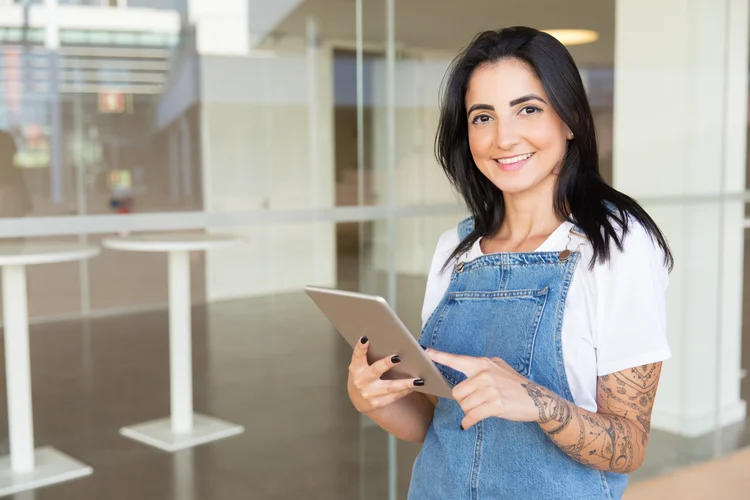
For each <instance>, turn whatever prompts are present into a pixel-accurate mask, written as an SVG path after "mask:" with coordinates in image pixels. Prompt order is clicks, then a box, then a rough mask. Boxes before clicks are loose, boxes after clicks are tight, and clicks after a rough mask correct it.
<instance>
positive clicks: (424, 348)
mask: <svg viewBox="0 0 750 500" xmlns="http://www.w3.org/2000/svg"><path fill="white" fill-rule="evenodd" d="M419 347H421V348H422V349H423V350H425V351H426V350H427V348H426V347H425V346H423V345H420V346H419Z"/></svg>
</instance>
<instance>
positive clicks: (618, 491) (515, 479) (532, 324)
mask: <svg viewBox="0 0 750 500" xmlns="http://www.w3.org/2000/svg"><path fill="white" fill-rule="evenodd" d="M473 226H474V221H473V219H472V218H469V219H466V220H464V221H463V222H461V223H460V224H459V226H458V232H459V237H460V238H461V240H463V239H464V238H465V237H466V236H467V235H468V234H469V233H470V232H471V231H472V230H473ZM579 259H580V253H579V252H577V251H574V252H572V253H570V255H569V257H568V258H567V259H565V258H563V257H562V256H561V254H560V252H530V253H497V254H491V255H483V256H481V257H479V258H477V259H475V260H472V261H469V262H458V263H457V264H456V265H455V267H454V269H453V271H452V275H451V280H450V285H449V286H448V290H447V291H446V293H445V295H444V296H443V298H442V300H441V301H440V303H439V304H438V306H437V307H436V308H435V311H434V312H433V313H432V315H431V316H430V318H429V319H428V321H427V323H426V324H425V327H424V329H423V330H422V334H421V336H420V339H419V342H420V344H422V346H425V347H430V348H433V349H436V350H438V351H444V352H449V353H454V354H463V355H467V356H478V357H479V356H487V357H499V358H502V359H503V360H505V361H506V362H507V363H508V364H509V365H510V366H511V367H513V369H515V370H516V371H517V372H518V373H520V374H521V375H523V376H524V377H526V378H528V379H530V380H532V381H534V382H536V383H537V384H540V385H542V386H544V387H546V388H548V389H550V390H551V391H553V392H555V393H556V394H559V395H560V396H562V397H564V398H565V399H567V400H568V401H571V402H572V401H573V396H572V394H571V392H570V388H569V386H568V381H567V377H566V375H565V366H564V364H563V353H562V343H561V329H562V320H563V312H564V309H565V299H566V295H567V292H568V288H569V286H570V282H571V279H572V278H573V272H574V271H575V268H576V265H577V263H578V261H579ZM438 366H439V368H440V370H441V372H442V373H443V375H444V376H445V377H446V379H448V381H449V382H450V383H451V384H454V385H455V384H458V383H460V382H462V381H463V380H466V376H465V375H464V374H463V373H461V372H458V371H456V370H453V369H451V368H449V367H446V366H442V365H438ZM463 418H464V413H463V411H462V410H461V408H460V406H459V405H458V403H457V402H456V401H453V400H448V399H444V398H440V399H439V401H438V404H437V406H436V407H435V415H434V418H433V421H432V425H430V428H429V430H428V431H427V436H426V437H425V442H424V445H423V446H422V450H421V452H420V453H419V456H418V457H417V460H416V462H415V464H414V469H413V473H412V480H411V485H410V488H409V500H428V499H429V500H433V499H434V500H464V499H465V500H500V499H508V500H523V499H529V500H568V499H569V500H594V499H596V500H602V499H619V498H621V497H622V495H623V493H624V491H625V487H626V485H627V476H626V475H624V474H618V473H614V472H601V471H598V470H595V469H592V468H590V467H587V466H585V465H581V464H579V463H578V462H576V461H575V460H573V459H572V458H570V457H569V456H568V455H566V454H565V453H564V452H563V451H562V450H560V448H558V447H557V445H555V443H553V442H552V441H551V440H550V439H549V437H547V435H546V434H545V433H544V431H543V430H542V429H541V428H540V427H539V425H538V424H536V423H534V422H511V421H508V420H503V419H499V418H494V417H493V418H489V419H486V420H483V421H481V422H479V423H477V424H476V425H474V426H473V427H471V428H470V429H468V430H465V431H462V430H461V429H460V423H461V420H462V419H463Z"/></svg>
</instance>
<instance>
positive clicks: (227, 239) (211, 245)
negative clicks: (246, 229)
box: [102, 233, 242, 252]
mask: <svg viewBox="0 0 750 500" xmlns="http://www.w3.org/2000/svg"><path fill="white" fill-rule="evenodd" d="M241 241H242V240H241V239H240V238H239V237H237V236H233V235H229V234H203V233H149V234H139V235H132V236H121V237H118V238H107V239H105V240H104V241H103V242H102V245H103V246H104V247H105V248H109V249H112V250H125V251H130V252H191V251H195V250H212V249H215V248H224V247H228V246H230V245H234V244H237V243H240V242H241Z"/></svg>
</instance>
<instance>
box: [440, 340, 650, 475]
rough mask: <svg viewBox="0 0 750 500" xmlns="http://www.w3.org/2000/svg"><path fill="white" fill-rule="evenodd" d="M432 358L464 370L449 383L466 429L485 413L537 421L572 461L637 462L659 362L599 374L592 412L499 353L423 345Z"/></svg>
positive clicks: (630, 467)
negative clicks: (452, 350) (524, 372)
mask: <svg viewBox="0 0 750 500" xmlns="http://www.w3.org/2000/svg"><path fill="white" fill-rule="evenodd" d="M428 354H429V355H430V357H431V358H432V359H433V361H435V362H437V363H440V364H443V365H446V366H450V367H451V368H454V369H456V370H459V371H461V372H463V373H464V374H466V376H467V379H466V380H465V381H463V382H461V383H460V384H458V385H456V386H455V387H454V388H453V397H454V398H455V399H456V401H457V402H458V404H459V405H461V408H462V409H463V411H464V413H465V417H464V419H463V420H462V421H461V427H462V428H463V429H468V428H470V427H471V426H473V425H474V424H476V423H477V422H479V421H481V420H484V419H486V418H489V417H497V418H504V419H506V420H514V421H517V422H537V423H538V424H539V425H540V427H541V428H542V429H543V430H544V432H546V433H547V435H548V436H549V437H550V439H551V440H552V441H553V442H554V443H555V444H556V445H557V446H559V447H560V449H561V450H563V451H564V452H565V453H567V454H568V455H569V456H570V457H571V458H573V459H574V460H576V461H578V462H580V463H582V464H584V465H587V466H589V467H592V468H594V469H598V470H604V471H614V472H620V473H628V472H632V471H634V470H636V469H637V468H638V467H640V466H641V464H642V463H643V459H644V457H645V454H646V445H647V443H648V439H649V435H650V431H651V410H652V408H653V405H654V397H655V395H656V388H657V386H658V384H659V376H660V375H661V363H660V362H659V363H653V364H648V365H643V366H638V367H634V368H630V369H627V370H622V371H619V372H616V373H612V374H610V375H604V376H601V377H599V379H598V384H597V404H598V411H597V412H596V413H594V412H591V411H588V410H584V409H583V408H581V407H579V406H577V405H575V404H574V403H571V402H570V401H567V400H566V399H565V398H563V397H561V396H559V395H558V394H555V393H554V392H552V391H550V390H549V389H547V388H545V387H543V386H541V385H539V384H537V383H534V382H532V381H530V380H528V379H527V378H525V377H523V376H522V375H520V374H519V373H518V372H516V371H515V370H513V368H511V367H510V366H509V365H508V364H507V363H506V362H505V361H503V360H502V359H499V358H492V359H489V358H474V357H470V356H459V355H455V354H448V353H444V352H439V351H435V350H432V349H429V350H428Z"/></svg>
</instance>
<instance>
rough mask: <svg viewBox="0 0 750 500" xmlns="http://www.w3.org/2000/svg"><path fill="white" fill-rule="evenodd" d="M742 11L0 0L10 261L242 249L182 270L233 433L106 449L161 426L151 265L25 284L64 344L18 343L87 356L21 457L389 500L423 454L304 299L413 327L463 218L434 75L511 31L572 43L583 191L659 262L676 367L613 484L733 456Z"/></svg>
mask: <svg viewBox="0 0 750 500" xmlns="http://www.w3.org/2000/svg"><path fill="white" fill-rule="evenodd" d="M55 4H57V5H55ZM657 4H658V5H657ZM747 4H748V2H747V1H746V0H742V1H730V0H721V1H716V0H700V1H694V2H687V1H684V0H664V1H662V2H657V3H654V2H646V1H645V0H629V1H628V2H623V1H620V2H615V1H597V0H575V1H567V2H557V1H553V0H533V1H526V2H515V1H510V0H501V1H484V0H483V1H477V2H470V3H468V4H466V5H465V6H463V7H462V8H460V9H459V8H457V6H456V3H455V2H450V1H448V0H409V1H402V0H357V1H352V2H340V1H335V0H282V1H278V2H265V1H262V0H247V1H233V2H212V1H209V0H191V1H180V0H164V1H156V0H153V1H149V0H138V1H136V0H127V1H116V2H94V1H90V2H84V1H79V2H67V1H63V0H59V2H48V3H47V4H45V3H44V2H20V1H8V0H5V1H3V0H0V130H3V131H5V132H7V133H8V134H10V136H12V139H13V143H14V144H15V148H16V152H15V155H14V157H13V162H12V164H11V163H10V162H8V161H7V159H4V160H2V161H5V162H6V163H5V164H3V165H0V167H2V168H3V169H4V171H5V172H6V173H5V174H4V181H3V183H2V185H1V186H0V190H2V191H1V192H0V196H1V197H2V198H1V199H0V237H2V238H4V239H5V240H7V241H6V242H5V243H6V244H14V245H19V244H20V245H28V244H31V243H35V242H40V241H42V242H49V241H53V242H67V243H80V244H92V245H99V244H101V242H102V240H103V239H105V238H111V237H113V236H117V235H126V234H142V233H154V234H156V233H164V232H167V233H172V232H181V233H182V232H188V233H190V234H194V235H198V234H208V235H212V234H232V235H235V236H238V237H240V238H241V239H242V243H241V244H239V245H236V246H233V247H231V248H226V249H221V250H212V251H209V252H195V253H192V254H191V256H190V264H189V265H190V272H191V274H190V276H191V284H190V288H191V290H190V293H191V299H192V302H193V305H194V310H193V321H194V325H193V328H194V330H193V343H194V346H193V347H194V351H193V356H194V364H195V372H194V379H195V381H194V382H195V384H194V391H195V401H196V409H197V410H199V411H202V412H207V413H210V414H216V415H221V416H222V418H227V419H228V420H231V421H233V422H237V423H241V424H243V425H244V426H245V429H246V430H245V433H244V434H242V435H241V436H238V437H235V438H231V439H228V440H226V441H224V442H220V443H216V444H209V445H206V446H204V447H200V448H196V449H195V450H193V451H194V454H190V455H186V454H178V455H175V456H174V461H173V460H172V456H170V455H167V456H166V457H153V456H151V455H148V454H147V453H145V452H144V451H143V449H142V448H140V447H139V445H136V444H133V443H132V442H129V441H127V442H122V441H121V440H119V439H120V438H119V437H118V436H117V428H118V427H117V426H119V425H127V424H130V423H133V422H134V421H139V420H146V419H148V418H155V417H157V416H160V415H162V414H164V413H165V412H167V407H168V401H169V387H168V380H169V379H168V376H167V369H166V368H165V367H166V366H167V360H168V345H169V343H168V326H167V312H166V306H167V302H168V293H167V290H168V288H167V284H168V266H167V258H166V257H165V255H164V254H160V253H137V252H122V251H115V250H104V251H103V252H102V253H101V255H100V256H99V257H97V258H95V259H92V260H90V261H82V262H69V263H61V264H49V265H40V266H30V267H29V268H28V270H27V273H28V280H29V286H28V289H29V312H30V316H31V321H32V324H33V325H34V326H33V327H32V356H38V358H39V359H47V358H45V356H48V357H50V358H53V352H52V351H50V350H49V349H52V347H45V346H55V345H58V344H59V343H61V342H62V341H61V340H60V339H57V340H56V341H55V342H57V344H56V343H55V342H51V343H50V342H43V341H42V340H41V339H47V338H50V337H54V331H55V330H56V328H57V326H56V325H59V324H61V322H65V323H64V324H65V325H66V326H65V327H64V328H62V327H61V328H62V329H63V330H64V331H66V332H68V335H69V336H70V338H71V339H74V340H71V342H70V343H69V344H65V345H67V346H68V347H67V348H66V349H67V350H64V351H63V352H64V353H67V354H63V356H67V358H64V361H61V363H62V364H63V365H64V366H67V365H65V363H68V364H69V365H70V366H77V364H80V365H81V366H83V367H84V368H82V369H80V370H78V369H75V370H74V369H72V368H71V369H70V370H71V371H70V372H69V377H70V380H72V382H71V384H72V385H74V386H75V387H74V389H73V390H71V391H72V392H69V393H68V394H71V397H74V398H81V399H82V400H85V403H82V405H83V406H82V407H81V408H80V409H79V410H78V411H79V413H77V415H78V416H79V417H80V420H79V421H77V422H71V423H70V425H66V426H65V428H64V429H61V428H57V427H55V422H54V421H53V420H52V418H51V417H50V416H46V415H44V414H42V415H38V416H37V421H36V422H37V425H38V426H39V429H40V431H39V432H40V436H39V441H40V442H41V441H45V440H46V441H48V442H50V443H51V444H54V445H55V446H60V447H64V446H66V445H67V446H69V447H72V448H73V451H75V450H78V454H79V455H86V454H88V457H89V458H88V459H87V460H88V461H89V462H96V463H94V464H93V465H94V467H95V470H96V472H95V474H94V475H93V476H92V478H90V479H87V480H85V481H81V482H80V483H71V484H70V486H65V487H63V488H68V489H67V490H60V491H67V492H68V494H69V495H71V498H73V497H74V496H75V497H76V498H96V497H97V493H98V492H100V491H105V490H107V489H108V488H109V485H110V483H109V482H110V481H118V479H116V478H117V477H120V476H118V474H125V476H126V477H127V474H138V473H141V472H142V471H143V469H144V468H148V467H147V465H148V464H154V467H156V468H158V469H159V470H161V471H162V472H163V475H164V478H162V479H154V480H153V481H144V482H143V484H132V485H131V487H132V488H134V489H135V490H134V493H133V497H136V496H138V497H139V498H157V497H158V498H166V497H165V496H163V495H164V494H166V495H168V494H169V493H165V492H172V493H173V494H175V495H177V494H178V493H179V498H189V496H184V495H194V496H195V497H196V498H198V497H200V498H203V497H205V498H225V497H227V496H226V495H229V496H231V495H234V494H235V492H245V493H246V492H247V491H252V492H253V493H256V492H257V494H256V495H253V496H254V497H257V498H292V497H296V496H299V492H300V491H306V492H308V493H309V495H307V496H308V497H309V498H342V499H343V498H346V499H351V498H360V499H382V498H390V499H396V498H406V491H407V488H408V484H409V478H410V474H411V466H412V464H413V460H414V458H415V457H416V454H417V453H418V451H419V446H418V445H414V444H409V443H404V442H397V441H396V440H395V439H394V438H392V437H388V436H387V435H386V433H385V432H384V431H382V430H381V429H380V428H378V427H377V426H375V425H374V424H373V423H372V422H371V421H370V420H369V419H367V418H366V417H363V416H361V415H359V414H357V412H356V411H355V410H354V409H353V408H352V407H351V404H350V403H349V401H348V399H347V397H346V367H347V365H348V363H349V358H350V354H351V351H350V349H349V347H348V345H346V343H345V342H344V341H343V340H341V338H340V337H339V336H338V335H337V334H336V333H335V331H334V330H333V329H332V327H331V326H330V325H329V323H328V322H327V321H326V320H325V318H324V317H323V316H322V315H321V314H320V313H319V312H318V311H317V309H316V308H314V306H313V305H312V304H311V303H310V301H309V300H308V299H307V297H306V296H305V295H304V292H303V287H304V286H305V285H308V284H316V285H322V286H330V287H337V288H342V289H347V290H354V291H360V292H365V293H372V294H378V295H382V296H383V297H386V299H387V300H388V301H389V302H390V303H391V304H392V305H394V307H395V308H396V310H397V312H398V314H399V315H400V316H401V317H402V318H403V320H404V322H405V324H406V325H407V326H408V327H409V329H410V330H411V331H412V332H413V333H414V334H415V336H416V335H418V333H419V331H420V329H421V327H422V325H421V308H422V300H423V296H424V289H425V282H426V276H427V272H428V269H429V265H430V261H431V258H432V254H433V251H434V249H435V245H436V243H437V240H438V238H439V236H440V235H441V234H442V233H443V232H444V231H446V230H449V229H450V228H452V227H453V226H455V224H456V223H457V222H458V221H460V220H461V219H462V218H463V217H465V209H464V208H463V206H462V202H461V200H460V199H459V198H458V197H457V195H456V194H455V192H454V191H453V190H452V189H451V187H450V186H449V185H448V183H447V181H446V179H445V177H444V174H443V173H442V171H441V169H440V167H439V165H438V164H437V162H436V160H435V157H434V137H435V131H436V127H437V122H438V117H439V97H440V90H441V84H442V83H443V78H444V76H445V73H446V70H447V68H448V66H449V64H450V62H451V61H452V59H453V58H454V57H455V56H456V54H458V53H459V51H460V50H461V49H462V48H463V47H465V46H466V45H467V44H468V43H469V42H470V41H471V39H472V38H473V36H474V35H475V34H477V33H478V32H480V31H482V30H487V29H499V28H502V27H506V26H514V25H529V26H533V27H537V28H540V29H545V30H563V29H567V30H571V29H578V30H580V29H585V30H589V31H592V32H594V34H595V36H594V40H593V41H590V42H588V43H579V44H576V43H574V42H570V45H569V49H570V51H571V53H572V55H573V57H574V58H575V60H576V63H577V64H578V66H579V68H580V71H581V75H582V77H583V80H584V82H585V85H586V89H587V92H588V96H589V100H590V102H591V105H592V109H593V112H594V117H595V121H596V127H597V134H598V146H599V159H600V164H601V170H602V174H603V176H604V178H605V179H606V180H608V181H609V182H611V183H612V184H613V185H614V186H615V187H616V188H618V189H620V190H622V191H624V192H625V193H627V194H628V195H631V196H633V197H634V198H636V199H637V200H639V201H640V202H642V203H643V205H644V206H645V207H646V209H647V210H648V211H649V213H651V214H652V215H653V216H654V218H655V219H656V221H657V223H659V225H660V226H661V227H662V229H664V231H665V232H666V235H667V237H668V239H669V241H670V244H671V245H672V249H673V251H674V254H675V259H676V267H675V270H674V271H673V272H672V274H671V276H670V286H669V291H668V308H669V341H670V345H671V348H672V352H673V357H672V359H671V360H669V361H668V362H667V363H665V365H664V373H663V376H662V382H661V388H660V391H659V398H658V399H657V406H656V408H655V410H654V416H653V435H652V441H651V445H650V448H649V454H648V458H647V461H646V464H645V465H644V466H643V467H642V468H641V469H640V470H639V471H637V472H636V473H635V474H633V475H632V479H633V483H634V484H636V485H637V484H639V483H643V484H645V483H647V481H648V480H649V479H651V478H653V477H656V476H661V475H663V474H665V473H666V472H669V471H673V470H676V469H680V468H682V467H685V466H686V465H688V464H692V463H696V462H703V461H706V460H708V459H711V458H713V457H716V456H719V455H724V454H727V453H729V452H732V451H734V450H735V449H738V448H740V447H743V446H746V445H748V441H749V440H750V431H748V427H747V426H746V423H745V416H746V411H745V400H746V399H747V397H748V396H750V392H748V390H747V383H745V385H744V386H743V387H744V389H745V391H744V392H741V386H740V384H741V377H742V374H743V373H744V372H743V371H742V367H743V366H745V369H747V365H748V363H749V362H750V361H748V359H750V356H741V353H742V352H743V349H744V352H745V353H747V352H748V349H749V348H750V347H749V346H750V333H746V331H747V330H748V327H747V325H745V324H744V322H743V315H742V311H743V305H744V293H743V290H744V283H745V279H744V271H743V269H744V260H745V247H744V239H745V238H744V231H745V229H744V228H745V226H746V223H745V198H746V196H745V193H746V188H745V186H746V171H747V161H746V158H747V154H746V136H747V73H748V64H747V49H748V45H750V42H749V38H748V26H747V25H748V17H749V16H748V5H747ZM45 9H52V10H50V11H47V12H51V14H52V15H51V17H49V18H48V17H46V16H42V15H41V14H42V13H43V12H45ZM76 16H77V17H76ZM50 20H52V21H54V22H51V21H50ZM664 20H668V22H665V21H664ZM84 21H85V22H84ZM566 35H570V33H568V34H566V33H559V32H558V35H557V36H559V37H561V40H562V39H563V38H562V37H564V36H566ZM110 331H111V332H113V333H112V334H111V335H109V336H108V333H109V332H110ZM34 338H39V339H40V340H37V341H36V342H35V341H34ZM70 346H73V347H70ZM33 349H37V350H38V353H37V354H34V352H35V351H33ZM147 351H148V352H150V353H151V354H149V355H148V356H145V357H143V356H142V353H143V352H147ZM45 353H46V354H45ZM36 362H37V359H34V363H36ZM743 363H744V365H743ZM35 366H36V365H34V366H33V367H32V370H35V369H37V368H34V367H35ZM64 366H63V368H61V369H62V370H67V369H68V368H65V367H64ZM162 368H164V369H163V370H162ZM34 373H36V372H34ZM35 376H37V377H41V379H39V380H43V381H45V383H46V382H49V383H52V382H50V380H51V377H52V375H51V374H48V373H47V372H44V373H40V374H39V375H35ZM44 377H47V378H44ZM108 384H120V385H121V386H122V387H124V389H123V390H124V391H125V393H126V394H127V398H129V399H128V400H132V401H137V404H134V405H133V406H132V407H130V406H129V407H128V408H125V405H124V404H123V403H122V402H120V401H116V400H114V399H113V398H112V397H110V396H109V395H108V393H107V389H106V388H107V387H108V386H109V385H108ZM39 387H40V386H39V383H38V382H36V381H35V384H34V390H35V391H37V392H35V397H36V394H41V395H40V396H39V398H40V401H41V402H40V406H41V407H43V408H50V411H54V410H52V408H55V404H59V401H57V400H56V399H55V398H54V397H52V396H49V395H48V394H47V396H44V394H46V392H47V391H45V389H43V388H42V389H39ZM66 390H67V389H65V388H63V389H61V391H62V393H66V392H65V391H66ZM45 413H47V412H45ZM81 421H83V422H88V424H87V425H86V426H82V425H80V423H81ZM84 427H87V428H88V430H87V429H86V428H84ZM121 439H122V440H124V438H121ZM120 453H121V454H122V455H119V454H120ZM127 453H131V454H130V455H127ZM191 453H192V452H191ZM118 457H121V458H118ZM186 457H187V458H186ZM144 464H145V465H144ZM185 464H188V465H187V466H186V465H185ZM185 467H187V470H188V471H190V472H189V475H190V477H191V479H190V481H188V482H187V483H185V481H183V480H181V479H180V478H183V479H184V474H185ZM118 471H119V473H118ZM159 481H164V484H162V483H161V482H159ZM185 484H188V486H187V487H186V486H185ZM635 487H636V486H634V488H635ZM139 488H140V490H138V489H139ZM185 488H187V489H185ZM49 494H50V497H49V498H53V497H54V491H53V489H51V490H50V493H49ZM157 495H162V496H160V497H159V496H157ZM222 495H225V496H222ZM245 496H246V495H245ZM236 497H238V498H239V496H236ZM60 498H62V497H60ZM175 498H176V497H175Z"/></svg>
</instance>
